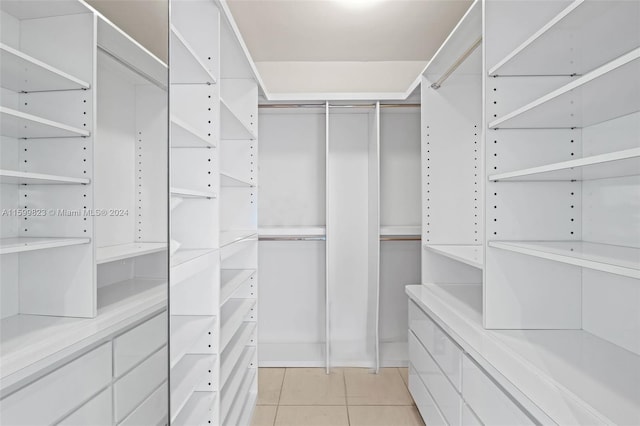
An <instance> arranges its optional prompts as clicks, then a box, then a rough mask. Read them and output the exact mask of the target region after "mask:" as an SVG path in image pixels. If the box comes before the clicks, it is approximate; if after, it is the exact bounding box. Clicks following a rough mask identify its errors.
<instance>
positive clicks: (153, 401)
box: [120, 382, 169, 426]
mask: <svg viewBox="0 0 640 426" xmlns="http://www.w3.org/2000/svg"><path fill="white" fill-rule="evenodd" d="M167 407H168V404H167V383H166V382H165V383H164V384H163V385H162V386H160V387H159V388H158V389H157V390H156V391H155V392H154V393H152V394H151V396H150V397H149V398H147V399H146V400H145V401H144V402H143V403H142V404H140V406H139V407H138V408H136V409H135V410H134V411H133V413H131V414H129V415H128V416H127V418H126V419H124V421H123V422H122V423H120V425H121V426H155V425H164V424H166V423H167V417H168V414H169V413H167Z"/></svg>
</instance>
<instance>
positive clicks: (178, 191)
mask: <svg viewBox="0 0 640 426" xmlns="http://www.w3.org/2000/svg"><path fill="white" fill-rule="evenodd" d="M171 195H172V196H174V197H181V198H208V199H213V198H217V197H218V196H217V195H216V193H215V192H211V191H198V190H195V189H185V188H173V187H172V188H171Z"/></svg>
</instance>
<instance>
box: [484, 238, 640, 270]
mask: <svg viewBox="0 0 640 426" xmlns="http://www.w3.org/2000/svg"><path fill="white" fill-rule="evenodd" d="M488 245H489V247H494V248H499V249H502V250H507V251H512V252H515V253H520V254H525V255H528V256H534V257H539V258H542V259H547V260H553V261H555V262H561V263H567V264H569V265H575V266H581V267H583V268H589V269H595V270H597V271H603V272H609V273H611V274H616V275H622V276H625V277H631V278H636V279H640V249H638V248H633V247H622V246H613V245H608V244H597V243H589V242H585V241H489V243H488Z"/></svg>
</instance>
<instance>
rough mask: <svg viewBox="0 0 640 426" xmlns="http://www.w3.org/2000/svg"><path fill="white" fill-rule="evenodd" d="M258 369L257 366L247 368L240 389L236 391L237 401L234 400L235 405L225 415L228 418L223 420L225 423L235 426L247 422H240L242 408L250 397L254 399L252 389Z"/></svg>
mask: <svg viewBox="0 0 640 426" xmlns="http://www.w3.org/2000/svg"><path fill="white" fill-rule="evenodd" d="M256 371H257V369H255V368H249V369H247V371H246V373H245V374H244V377H243V378H242V383H241V385H240V389H239V390H238V392H237V393H236V398H235V401H234V402H233V406H232V408H231V409H230V411H229V412H228V414H227V415H226V416H225V417H226V418H225V421H224V422H223V425H225V426H235V425H240V424H246V423H240V422H239V420H240V416H241V414H242V410H243V409H244V408H245V406H246V404H247V402H248V401H249V400H250V399H252V398H251V397H250V391H251V387H252V384H253V383H254V381H255V378H256ZM245 414H246V413H245ZM223 416H224V412H223Z"/></svg>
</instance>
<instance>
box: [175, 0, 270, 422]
mask: <svg viewBox="0 0 640 426" xmlns="http://www.w3.org/2000/svg"><path fill="white" fill-rule="evenodd" d="M234 29H235V24H234V23H233V21H232V19H231V17H230V15H229V13H228V10H227V9H226V7H225V6H224V5H222V4H220V3H218V2H216V1H212V0H197V1H179V0H173V1H172V2H171V78H170V82H171V84H170V86H171V89H170V90H171V94H172V103H171V112H170V116H171V198H172V200H171V239H172V240H174V241H176V242H177V243H178V244H177V245H178V246H179V248H178V250H177V251H175V253H173V254H172V256H171V306H170V321H171V329H172V336H171V347H172V353H171V356H170V358H171V362H170V364H171V378H172V383H174V385H175V386H174V389H173V391H174V392H173V393H172V394H171V415H170V418H171V419H172V424H185V425H187V424H213V425H218V426H221V425H222V424H224V423H223V419H225V418H227V417H228V415H229V410H230V409H231V406H230V405H229V404H230V403H229V401H231V402H233V401H239V402H237V404H235V405H233V407H236V406H238V405H239V406H242V407H244V406H245V404H246V402H247V401H248V400H250V399H251V395H254V396H255V395H256V394H257V387H256V386H255V385H254V387H253V388H251V389H250V390H249V391H248V392H245V393H244V394H240V393H239V392H240V388H239V387H229V386H226V385H223V382H222V376H221V366H223V365H224V366H228V365H229V362H232V361H233V360H232V359H231V358H229V357H231V356H238V355H239V353H238V350H239V351H240V353H245V354H249V355H247V356H246V357H245V358H243V364H242V365H241V366H236V368H235V369H234V370H233V372H230V371H228V370H225V374H228V375H229V376H228V377H227V376H225V380H227V379H229V380H230V381H234V383H239V381H241V380H242V378H243V377H245V375H246V374H247V372H251V371H252V372H253V374H254V375H255V372H256V367H257V361H256V338H255V329H256V328H257V324H256V322H257V304H256V300H257V277H258V275H257V269H258V265H257V222H256V215H257V174H256V173H255V172H256V171H257V151H256V149H257V140H256V139H257V120H256V119H255V117H257V114H256V109H257V93H258V86H257V83H256V80H255V76H254V75H253V71H252V67H251V66H250V58H248V57H247V58H245V52H244V51H243V49H242V48H241V46H242V44H241V43H240V42H239V41H238V35H237V34H235V33H234ZM222 93H224V94H225V96H226V100H227V101H228V103H227V102H223V101H222V99H221V94H222ZM254 164H255V165H256V166H254ZM247 330H250V331H251V333H247ZM230 341H233V342H234V345H233V348H234V352H233V353H231V351H230V350H226V351H225V347H226V345H227V343H228V342H230ZM250 350H251V351H250ZM203 366H206V367H203ZM221 401H224V404H223V403H222V402H221ZM253 401H254V403H255V398H253ZM254 403H253V404H249V405H247V406H246V407H245V410H247V411H248V412H249V413H251V412H252V411H253V405H254ZM245 414H246V413H245Z"/></svg>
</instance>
